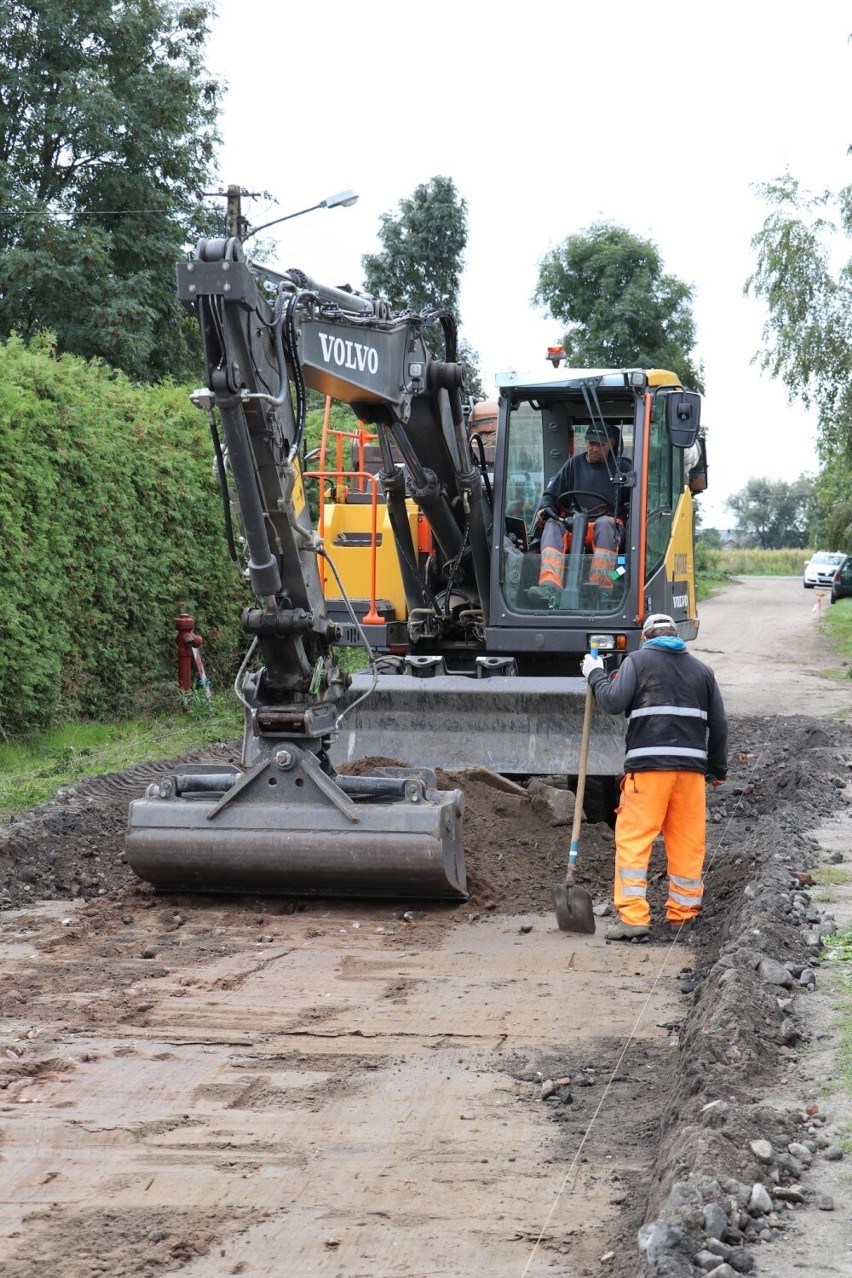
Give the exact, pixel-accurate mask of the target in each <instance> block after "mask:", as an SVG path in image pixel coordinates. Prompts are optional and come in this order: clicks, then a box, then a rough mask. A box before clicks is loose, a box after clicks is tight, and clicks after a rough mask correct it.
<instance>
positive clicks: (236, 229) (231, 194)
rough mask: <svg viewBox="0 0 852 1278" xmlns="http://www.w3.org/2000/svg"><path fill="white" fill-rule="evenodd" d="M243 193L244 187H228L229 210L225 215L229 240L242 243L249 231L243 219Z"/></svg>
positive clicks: (226, 232)
mask: <svg viewBox="0 0 852 1278" xmlns="http://www.w3.org/2000/svg"><path fill="white" fill-rule="evenodd" d="M242 193H243V192H242V187H239V186H229V187H228V208H227V212H226V214H225V234H226V235H227V236H228V238H229V239H238V240H240V242H242V241H243V240H244V239H245V237H246V232H247V231H248V222H247V221H246V219H245V218H244V217H243V210H242V203H241V199H240V197H241V196H242ZM246 194H248V192H246Z"/></svg>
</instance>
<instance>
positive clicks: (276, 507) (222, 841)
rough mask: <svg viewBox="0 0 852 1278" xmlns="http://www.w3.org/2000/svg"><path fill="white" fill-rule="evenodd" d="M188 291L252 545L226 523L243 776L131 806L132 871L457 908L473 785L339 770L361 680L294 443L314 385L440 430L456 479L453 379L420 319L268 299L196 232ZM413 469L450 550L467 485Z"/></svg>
mask: <svg viewBox="0 0 852 1278" xmlns="http://www.w3.org/2000/svg"><path fill="white" fill-rule="evenodd" d="M178 291H179V295H180V297H181V298H182V300H183V301H184V302H185V304H186V305H187V306H188V307H189V308H190V309H191V310H192V311H193V313H194V314H195V315H196V316H197V318H198V321H199V324H200V327H201V334H202V340H203V345H204V353H205V361H206V366H207V385H206V387H205V388H204V389H203V390H202V391H200V392H197V393H196V395H195V396H194V399H195V402H196V403H197V405H198V406H199V407H200V408H202V409H204V410H205V411H206V412H207V413H208V416H209V420H210V425H211V431H212V434H213V439H214V446H215V451H216V455H217V458H218V460H219V467H220V479H221V481H222V485H223V489H225V490H227V491H228V493H229V497H230V501H229V502H228V506H227V510H226V526H227V525H229V524H230V509H231V508H233V509H234V510H235V511H236V514H237V519H238V523H239V528H240V534H241V539H242V544H243V547H244V555H243V556H242V557H241V556H240V555H239V553H238V551H237V547H236V539H235V537H234V535H233V530H231V537H230V541H231V547H232V552H233V554H234V558H235V560H236V562H237V567H238V568H239V570H240V571H241V572H242V573H244V575H246V576H247V577H248V580H249V582H250V584H251V587H252V591H253V594H254V596H255V603H254V605H252V606H250V607H248V608H246V609H245V611H244V613H243V619H242V620H243V628H244V630H245V632H246V636H247V643H248V644H249V651H248V654H247V658H246V663H245V666H244V669H245V671H246V673H245V674H244V676H243V677H242V678H241V679H240V680H239V681H238V682H239V687H238V691H239V695H240V697H241V699H242V701H243V704H244V707H245V727H244V734H243V749H242V760H241V766H240V767H239V768H223V767H221V766H219V767H217V766H215V765H201V766H200V767H192V768H185V769H181V770H180V771H179V772H175V773H172V774H171V775H169V776H166V777H164V778H162V779H161V780H160V781H159V782H157V783H155V784H153V785H151V786H150V787H149V789H148V792H147V794H146V796H145V798H143V799H139V800H136V801H134V802H133V803H132V804H131V807H130V818H129V829H128V835H127V860H128V863H129V864H130V866H131V868H132V869H133V870H134V871H135V873H136V874H138V875H139V876H140V878H143V879H145V880H147V881H148V882H150V883H153V884H154V885H155V886H156V887H158V888H167V889H174V888H186V889H193V890H197V891H216V892H221V891H226V892H257V891H263V892H279V893H295V894H300V895H301V894H321V895H323V896H340V895H357V896H394V897H404V898H411V897H430V898H449V899H464V898H465V896H466V880H465V870H464V858H463V854H462V842H461V815H462V809H463V796H462V794H461V791H458V790H439V789H438V787H437V783H436V779H435V776H434V773H430V772H429V771H428V770H424V769H419V770H398V769H396V770H395V769H391V770H390V774H389V773H388V770H387V769H385V770H384V772H383V773H378V774H373V775H353V776H341V775H340V774H338V772H337V771H336V770H335V768H334V767H333V765H332V763H331V761H330V758H329V747H330V744H331V742H332V740H333V738H334V737H335V736H336V735H337V733H338V732H339V730H340V725H341V722H342V720H343V718H344V717H345V714H346V712H347V707H346V705H345V703H344V696H345V693H346V689H347V685H348V683H349V676H348V675H346V674H345V673H344V672H343V671H342V670H341V668H340V666H339V665H338V662H337V657H336V653H335V646H334V645H335V642H336V641H337V640H338V639H339V638H340V628H339V626H338V625H337V624H336V623H335V622H333V621H330V620H329V618H328V616H327V614H326V611H325V606H324V600H323V595H322V590H321V584H320V575H319V571H318V567H317V558H318V556H320V555H322V554H323V553H324V548H323V546H322V544H321V542H320V540H319V538H318V537H317V536H316V533H315V531H314V529H313V527H312V524H311V519H310V512H309V508H308V503H307V501H306V498H305V491H304V486H303V482H302V473H301V464H300V454H299V450H300V446H301V443H302V432H303V427H304V417H305V387H306V385H312V386H316V387H317V388H318V389H321V390H324V391H325V392H326V393H335V394H337V395H338V396H340V397H342V398H344V397H345V398H346V399H347V400H348V402H351V403H353V404H357V405H358V410H359V412H360V413H362V414H364V415H369V416H370V417H371V418H375V419H376V420H378V421H380V422H381V424H382V429H383V431H385V432H386V433H387V434H388V435H389V436H390V437H393V438H394V439H395V440H396V442H397V446H398V447H400V448H403V449H406V450H408V451H411V449H410V445H409V440H408V435H407V433H406V432H407V431H408V430H410V429H414V430H417V431H419V432H421V433H431V434H432V435H433V436H434V439H435V444H434V447H433V448H432V450H431V451H432V453H433V454H434V456H435V458H436V461H437V464H438V465H439V466H440V465H442V466H443V468H444V470H445V472H446V475H445V478H446V479H449V478H451V476H452V472H453V467H452V463H451V462H448V461H447V456H448V455H450V456H452V454H453V449H454V448H455V449H457V447H458V443H459V441H460V440H461V438H462V434H461V433H460V431H459V429H458V427H457V426H456V424H455V418H456V417H457V418H458V420H459V422H461V408H460V399H459V394H458V386H459V382H460V370H459V369H458V366H456V365H454V364H453V363H452V362H445V363H440V362H438V361H435V360H433V359H432V358H431V357H430V355H429V353H428V351H427V349H426V347H425V345H424V343H423V339H422V328H423V323H424V321H423V318H422V317H420V316H416V315H410V316H401V317H393V316H391V315H390V313H389V311H388V308H387V306H386V305H385V304H383V303H380V302H375V301H374V300H373V299H371V298H364V297H361V296H359V295H357V294H352V293H349V292H347V291H345V290H340V289H334V288H326V287H323V286H321V285H318V284H317V283H316V282H315V281H313V280H310V279H309V278H308V277H306V276H304V275H302V274H301V273H300V272H291V273H288V275H287V276H281V277H278V282H277V286H276V289H275V293H274V296H272V297H270V296H269V295H268V292H267V291H266V290H265V289H264V288H263V287H262V285H261V283H260V282H259V279H258V277H257V275H256V274H255V273H254V272H253V271H252V269H251V268H250V267H249V265H248V263H247V262H246V260H245V258H244V255H243V253H242V250H241V247H240V244H239V242H238V241H237V240H235V239H231V240H210V241H202V242H201V244H200V245H199V247H198V250H197V251H196V254H195V256H194V257H193V259H192V260H191V261H189V262H185V263H181V264H180V266H179V267H178ZM444 322H445V323H447V324H448V326H449V328H450V330H452V326H451V324H450V321H449V320H448V319H447V318H446V317H444ZM455 401H458V404H457V405H456V403H455ZM388 456H390V453H388ZM412 461H414V454H413V452H412ZM418 474H419V478H420V483H421V487H422V488H423V489H424V491H426V492H428V493H429V496H430V499H431V502H432V507H433V509H434V513H435V522H436V527H437V528H438V529H439V531H440V535H441V536H442V537H443V538H444V540H445V542H446V544H447V546H448V547H455V548H457V547H458V546H459V545H460V544H461V542H462V540H463V535H462V534H461V533H460V530H459V524H458V514H457V513H454V510H453V501H454V498H455V497H456V496H457V495H458V494H457V493H455V494H454V493H451V492H450V491H449V490H448V485H447V483H446V482H440V481H439V480H438V478H437V476H436V475H435V473H434V472H433V471H432V470H431V468H429V467H426V466H419V467H418ZM255 657H257V658H259V663H258V662H255V666H254V668H253V666H252V661H253V658H255Z"/></svg>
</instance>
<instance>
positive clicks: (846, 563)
mask: <svg viewBox="0 0 852 1278" xmlns="http://www.w3.org/2000/svg"><path fill="white" fill-rule="evenodd" d="M849 598H852V555H847V556H846V558H845V559H844V560H843V562H842V563H841V564H840V565H839V567H838V568H837V571H836V572H835V574H834V577H833V578H832V582H831V602H832V603H837V601H838V599H849Z"/></svg>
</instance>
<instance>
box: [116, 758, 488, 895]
mask: <svg viewBox="0 0 852 1278" xmlns="http://www.w3.org/2000/svg"><path fill="white" fill-rule="evenodd" d="M385 771H388V770H385ZM390 771H393V770H390ZM396 772H397V775H393V776H389V775H378V776H359V777H344V776H334V775H329V774H328V773H327V772H325V771H323V770H322V768H321V767H320V765H319V763H318V762H317V759H316V757H315V755H313V754H312V753H310V752H309V751H305V750H300V749H299V748H298V747H295V746H293V745H292V744H288V746H287V748H286V750H278V751H276V752H275V754H274V755H271V756H267V757H265V758H262V759H261V760H260V761H259V762H257V763H256V764H255V765H254V766H253V767H252V768H251V769H250V770H248V771H245V772H241V771H240V770H239V769H236V768H234V767H232V766H226V767H223V766H221V765H213V764H211V765H204V764H197V765H192V766H187V767H185V768H182V769H181V770H180V771H177V772H173V773H171V774H170V775H169V776H166V777H164V778H163V779H162V780H161V781H159V782H156V783H154V784H153V785H152V786H149V788H148V792H147V794H146V796H145V798H144V799H136V800H134V802H133V803H131V805H130V821H129V828H128V833H127V842H126V855H127V861H128V864H129V865H130V867H131V869H132V870H133V872H134V873H135V874H137V875H138V876H139V878H141V879H144V880H145V881H146V882H148V883H152V884H153V885H154V887H156V888H159V889H163V890H167V891H174V890H184V891H192V892H236V893H265V894H278V895H284V896H323V897H339V896H357V897H366V898H370V897H392V898H402V899H405V900H410V899H415V898H420V899H433V900H442V899H443V900H465V899H466V896H467V891H466V879H465V869H464V851H463V846H462V835H461V817H462V812H463V810H464V795H463V793H462V791H461V790H438V789H437V788H436V782H435V778H434V774H430V773H429V771H428V769H417V770H410V771H409V770H402V769H399V770H396Z"/></svg>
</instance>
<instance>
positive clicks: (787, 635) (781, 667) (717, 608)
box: [689, 577, 852, 718]
mask: <svg viewBox="0 0 852 1278" xmlns="http://www.w3.org/2000/svg"><path fill="white" fill-rule="evenodd" d="M818 595H821V596H822V600H821V608H822V610H823V611H824V612H828V611H829V610H830V608H831V601H830V598H829V594H828V591H817V590H805V589H804V587H803V586H802V579H801V577H738V578H736V579H735V580H734V581H733V582H732V583H731V585H730V586H726V587H725V589H724V590H723V591H721V592H720V594H718V595H717V596H716V597H715V598H713V599H707V600H705V601H704V603H701V604H699V606H698V616H699V619H700V623H701V624H700V629H699V632H698V638H697V639H696V640H695V642H694V643H691V644H690V645H689V647H690V651H691V652H693V653H695V655H696V656H697V657H700V658H701V660H702V661H706V662H707V664H708V665H709V666H712V668H713V670H714V671H715V673H716V678H717V679H718V681H719V686H720V688H721V690H722V696H723V697H724V699H725V706H726V709H727V710H728V713H729V714H807V715H818V716H825V717H829V718H847V717H852V679H850V678H846V679H830V678H826V677H825V674H824V673H823V672H825V671H827V670H837V669H839V668H840V665H841V662H840V659H839V657H838V656H837V654H836V652H835V650H834V647H833V645H832V644H831V642H830V641H829V640H828V638H826V636H825V635H824V634H822V633H821V632H820V627H819V618H818V616H817V615H816V614H815V612H814V608H815V606H816V605H817V602H818V599H817V596H818Z"/></svg>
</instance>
